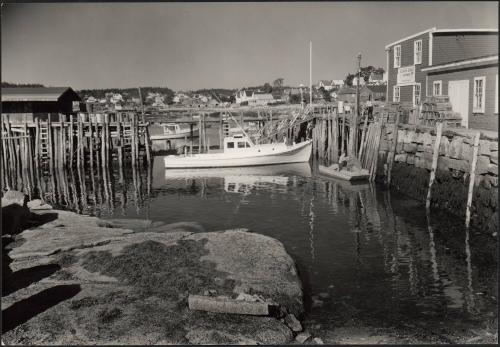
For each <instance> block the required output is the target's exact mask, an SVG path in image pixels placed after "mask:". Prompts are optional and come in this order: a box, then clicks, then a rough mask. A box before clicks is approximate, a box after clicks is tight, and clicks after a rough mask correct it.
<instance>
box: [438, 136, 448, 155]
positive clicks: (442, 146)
mask: <svg viewBox="0 0 500 347" xmlns="http://www.w3.org/2000/svg"><path fill="white" fill-rule="evenodd" d="M449 153H450V141H449V140H448V138H447V137H446V136H443V137H441V141H440V142H439V155H444V156H448V155H449Z"/></svg>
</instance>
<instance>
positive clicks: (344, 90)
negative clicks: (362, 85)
mask: <svg viewBox="0 0 500 347" xmlns="http://www.w3.org/2000/svg"><path fill="white" fill-rule="evenodd" d="M343 94H356V89H354V88H351V87H345V88H341V89H339V91H338V92H337V95H343Z"/></svg>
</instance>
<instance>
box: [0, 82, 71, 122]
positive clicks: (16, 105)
mask: <svg viewBox="0 0 500 347" xmlns="http://www.w3.org/2000/svg"><path fill="white" fill-rule="evenodd" d="M80 102H81V98H80V97H79V96H78V94H77V93H75V91H74V90H73V89H71V88H70V87H49V88H2V118H3V117H4V116H9V119H10V121H11V122H26V121H27V122H32V121H34V120H35V119H40V120H47V119H48V117H49V115H50V117H51V120H52V121H56V122H57V121H60V120H67V119H68V118H69V117H68V116H69V115H76V114H77V113H78V112H79V111H80Z"/></svg>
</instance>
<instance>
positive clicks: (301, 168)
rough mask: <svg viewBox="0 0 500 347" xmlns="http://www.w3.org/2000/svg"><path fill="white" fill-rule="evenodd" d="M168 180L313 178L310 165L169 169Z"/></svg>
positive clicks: (167, 171) (166, 175) (166, 172)
mask: <svg viewBox="0 0 500 347" xmlns="http://www.w3.org/2000/svg"><path fill="white" fill-rule="evenodd" d="M164 172H165V178H166V179H184V178H217V177H219V178H223V177H226V176H231V177H234V176H249V175H253V176H273V177H275V176H301V177H311V167H310V166H309V163H293V164H278V165H262V166H248V167H228V168H206V169H169V170H164Z"/></svg>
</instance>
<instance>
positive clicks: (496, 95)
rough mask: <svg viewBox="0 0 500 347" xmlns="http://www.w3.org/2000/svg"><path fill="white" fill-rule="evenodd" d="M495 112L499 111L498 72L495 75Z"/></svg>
mask: <svg viewBox="0 0 500 347" xmlns="http://www.w3.org/2000/svg"><path fill="white" fill-rule="evenodd" d="M495 113H498V74H497V75H496V77H495Z"/></svg>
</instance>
